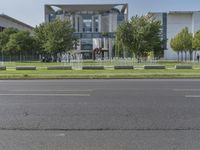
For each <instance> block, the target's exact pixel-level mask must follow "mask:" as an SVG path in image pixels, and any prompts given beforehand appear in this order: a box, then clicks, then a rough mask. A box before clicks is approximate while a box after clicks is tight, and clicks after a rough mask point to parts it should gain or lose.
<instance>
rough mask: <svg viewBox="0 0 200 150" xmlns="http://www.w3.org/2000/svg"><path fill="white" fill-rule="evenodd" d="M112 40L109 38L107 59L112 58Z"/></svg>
mask: <svg viewBox="0 0 200 150" xmlns="http://www.w3.org/2000/svg"><path fill="white" fill-rule="evenodd" d="M112 49H113V39H111V38H109V58H112V55H113V54H112Z"/></svg>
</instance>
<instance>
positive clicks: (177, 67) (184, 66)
mask: <svg viewBox="0 0 200 150" xmlns="http://www.w3.org/2000/svg"><path fill="white" fill-rule="evenodd" d="M175 69H192V66H190V65H176V66H175Z"/></svg>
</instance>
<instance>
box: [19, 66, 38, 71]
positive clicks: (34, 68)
mask: <svg viewBox="0 0 200 150" xmlns="http://www.w3.org/2000/svg"><path fill="white" fill-rule="evenodd" d="M16 70H36V67H35V66H17V67H16Z"/></svg>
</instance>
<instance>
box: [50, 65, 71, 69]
mask: <svg viewBox="0 0 200 150" xmlns="http://www.w3.org/2000/svg"><path fill="white" fill-rule="evenodd" d="M47 70H72V66H50V67H47Z"/></svg>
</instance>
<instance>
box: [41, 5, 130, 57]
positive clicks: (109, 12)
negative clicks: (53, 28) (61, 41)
mask: <svg viewBox="0 0 200 150" xmlns="http://www.w3.org/2000/svg"><path fill="white" fill-rule="evenodd" d="M118 6H119V7H118ZM127 9H128V6H127V4H110V5H109V4H108V5H107V4H105V5H104V4H102V5H91V6H89V7H88V6H87V5H56V6H55V8H54V5H47V6H45V16H48V19H47V18H46V20H47V21H53V20H55V19H70V21H71V22H72V26H73V27H74V29H75V31H76V32H75V33H74V37H76V38H77V39H79V44H78V45H79V48H78V49H77V50H78V51H79V52H80V51H83V54H84V53H85V54H86V53H87V56H86V55H85V58H88V57H91V56H92V55H91V52H92V50H93V48H95V47H96V48H106V49H110V50H109V51H112V47H113V46H111V45H109V44H110V43H112V42H110V40H114V38H115V33H114V32H115V30H116V28H117V26H118V25H119V24H121V23H122V22H123V21H124V20H125V19H126V18H128V16H127V17H126V16H125V15H128V14H125V13H126V12H128V10H127ZM47 14H48V15H47ZM105 33H106V36H105V35H104V34H105ZM97 39H99V40H97ZM89 53H90V54H89ZM83 56H84V55H83ZM110 56H112V54H111V55H110Z"/></svg>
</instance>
